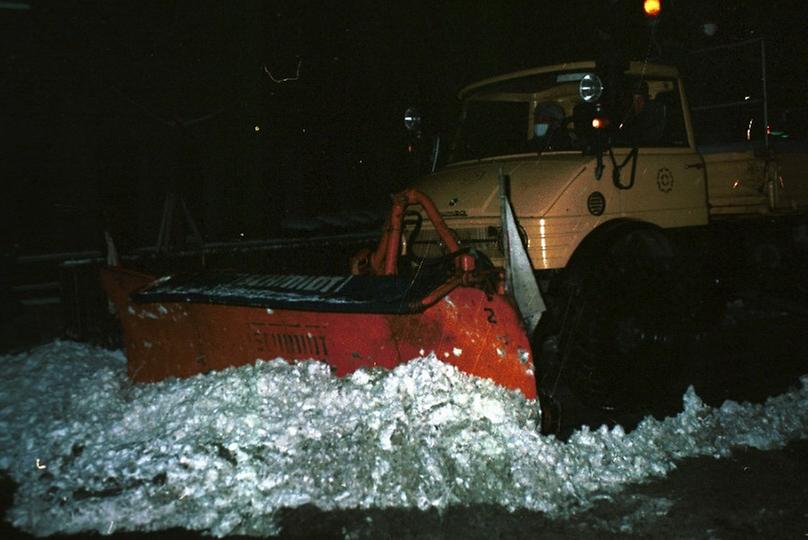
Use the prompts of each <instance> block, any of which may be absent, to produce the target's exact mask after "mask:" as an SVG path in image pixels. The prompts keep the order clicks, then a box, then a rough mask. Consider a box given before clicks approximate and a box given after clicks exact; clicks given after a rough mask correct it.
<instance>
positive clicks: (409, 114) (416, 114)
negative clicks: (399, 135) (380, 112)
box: [404, 107, 421, 133]
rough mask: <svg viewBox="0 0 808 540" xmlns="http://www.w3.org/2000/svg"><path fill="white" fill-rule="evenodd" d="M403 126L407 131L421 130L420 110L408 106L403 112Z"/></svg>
mask: <svg viewBox="0 0 808 540" xmlns="http://www.w3.org/2000/svg"><path fill="white" fill-rule="evenodd" d="M404 127H405V128H407V131H411V132H416V133H417V132H419V131H420V130H421V111H419V110H418V109H416V108H415V107H408V108H407V110H406V111H405V112H404Z"/></svg>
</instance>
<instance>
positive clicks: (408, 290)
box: [101, 190, 543, 399]
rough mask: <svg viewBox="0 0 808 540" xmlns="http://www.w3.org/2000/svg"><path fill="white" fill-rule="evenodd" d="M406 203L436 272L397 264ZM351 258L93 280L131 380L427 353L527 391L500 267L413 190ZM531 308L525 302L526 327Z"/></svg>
mask: <svg viewBox="0 0 808 540" xmlns="http://www.w3.org/2000/svg"><path fill="white" fill-rule="evenodd" d="M413 204H420V205H421V206H422V207H423V209H424V210H425V212H426V214H427V215H428V217H429V218H430V219H431V220H432V221H433V224H435V226H436V229H437V230H438V231H439V234H441V235H442V236H443V237H444V244H445V245H446V246H447V247H448V249H449V252H450V254H451V255H452V257H451V258H450V259H449V261H450V262H449V264H448V267H450V268H449V269H448V270H447V271H445V272H442V273H439V274H437V275H436V274H435V273H431V274H430V273H427V272H415V274H414V276H406V275H398V274H399V270H398V266H399V265H398V249H399V245H400V236H401V222H402V216H403V215H404V211H405V210H406V208H407V207H408V206H409V205H413ZM505 204H507V202H506V203H505ZM511 221H512V217H511ZM506 230H507V228H506ZM517 238H518V236H517ZM511 243H513V241H511ZM351 266H352V268H353V272H354V273H353V274H351V275H347V276H304V275H272V274H242V273H233V272H204V273H198V274H189V275H177V276H170V277H163V278H159V279H158V278H155V277H154V276H150V275H146V274H142V273H138V272H134V271H132V270H128V269H125V268H121V267H115V266H111V267H107V268H105V269H103V270H102V274H101V279H102V285H103V287H104V289H105V290H106V292H107V295H108V296H109V298H110V300H111V301H112V303H113V304H114V305H115V307H116V310H117V313H118V316H119V318H120V322H121V325H122V327H123V335H124V343H125V347H126V356H127V360H128V372H129V376H130V377H131V378H132V380H133V381H135V382H154V381H159V380H162V379H165V378H168V377H189V376H192V375H195V374H199V373H205V372H208V371H212V370H221V369H226V368H228V367H236V366H241V365H245V364H251V363H253V362H255V361H256V360H257V359H264V360H272V359H275V358H278V357H280V358H283V359H285V360H288V361H299V360H308V359H314V360H320V361H323V362H326V363H327V364H329V365H330V366H331V368H332V370H333V371H334V373H335V374H336V375H337V376H343V375H347V374H350V373H352V372H353V371H355V370H357V369H359V368H362V367H384V368H393V367H395V366H396V365H398V364H400V363H402V362H406V361H408V360H411V359H413V358H416V357H419V356H425V355H428V354H430V353H434V354H435V356H436V357H437V358H438V359H439V360H441V361H443V362H446V363H449V364H451V365H454V366H456V367H457V368H458V369H459V370H461V371H463V372H465V373H468V374H470V375H474V376H478V377H483V378H487V379H490V380H492V381H494V382H495V383H497V384H499V385H501V386H503V387H505V388H509V389H513V390H519V391H520V392H522V393H523V394H524V396H525V397H526V398H528V399H535V398H536V395H537V389H536V379H535V374H534V367H533V358H532V353H531V347H530V340H529V339H528V334H527V332H526V330H525V323H524V321H523V318H522V316H521V314H520V312H519V310H518V308H517V307H516V302H515V300H514V298H513V295H512V293H511V292H508V291H506V289H507V288H508V287H506V283H505V282H506V280H505V272H504V271H502V270H501V269H487V270H480V269H478V268H477V265H476V260H475V258H474V256H472V255H471V254H469V253H466V252H464V251H463V250H462V249H461V248H460V246H458V245H457V243H456V241H455V240H454V237H453V236H452V235H451V233H450V232H449V230H448V228H446V226H445V224H443V220H442V219H441V217H440V215H439V214H438V212H437V210H436V209H435V207H434V204H432V202H431V201H430V200H429V199H428V198H426V197H425V196H423V195H422V194H420V193H418V192H415V191H412V190H410V191H406V192H402V193H400V194H398V195H397V196H396V197H395V199H394V206H393V210H392V212H391V217H390V218H389V219H388V222H387V224H386V226H385V231H384V233H383V235H382V238H381V240H380V242H379V246H378V248H377V249H376V251H375V252H372V253H369V252H368V253H364V254H361V255H360V256H358V257H357V258H355V259H354V261H353V262H352V265H351ZM508 281H509V282H510V280H508ZM511 290H512V289H511ZM536 291H538V289H537V290H536ZM531 305H533V306H534V308H535V299H534V301H533V304H531ZM541 307H542V308H543V306H541ZM538 314H539V315H540V311H539V312H538ZM536 317H537V315H536V312H535V310H534V312H532V313H531V315H530V323H531V326H532V325H533V324H535V321H536Z"/></svg>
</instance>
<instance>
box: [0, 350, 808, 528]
mask: <svg viewBox="0 0 808 540" xmlns="http://www.w3.org/2000/svg"><path fill="white" fill-rule="evenodd" d="M801 382H802V387H801V389H799V390H795V391H792V392H790V393H787V394H783V395H780V396H778V397H774V398H771V399H769V400H768V401H767V402H766V403H765V404H761V405H753V404H738V403H734V402H729V401H728V402H726V403H725V404H724V405H723V406H722V407H720V408H718V409H716V408H712V407H708V406H706V405H704V404H703V403H702V401H701V400H700V399H699V397H698V396H697V395H696V394H695V393H694V392H693V390H692V389H691V390H688V392H687V393H686V394H685V395H684V409H683V412H681V413H680V414H679V415H678V416H677V417H675V418H669V419H666V420H664V421H657V420H654V419H652V418H648V419H646V420H644V421H643V422H642V423H641V424H640V426H639V427H638V428H637V429H635V430H634V431H632V432H631V433H629V434H626V433H625V432H624V431H623V429H622V428H621V427H619V426H618V427H615V428H613V429H611V430H609V429H606V428H605V427H604V428H601V429H599V430H595V431H591V430H588V429H582V430H580V431H578V432H576V433H575V434H573V435H572V437H571V438H570V440H569V441H568V442H567V443H561V442H559V441H558V440H556V439H555V438H554V437H547V436H541V435H539V434H538V433H537V431H536V423H537V420H538V418H537V413H536V410H535V403H533V402H527V401H525V400H524V399H523V398H522V397H521V394H518V393H516V392H509V391H506V390H504V389H502V388H499V387H497V386H495V385H494V384H492V383H490V382H489V381H485V380H480V379H476V378H473V377H469V376H466V375H464V374H462V373H459V372H458V371H457V370H456V369H455V368H453V367H452V366H449V365H447V364H444V363H442V362H440V361H438V360H436V359H435V358H434V357H428V358H421V359H416V360H414V361H412V362H410V363H407V364H405V365H402V366H399V367H398V368H396V369H395V370H393V371H383V370H370V371H365V370H362V371H359V372H356V373H355V374H353V375H352V376H350V377H346V378H343V379H337V378H334V377H333V376H332V375H331V374H330V372H329V369H328V367H327V366H325V365H323V364H320V363H316V362H303V363H300V364H297V365H290V364H287V363H286V362H284V361H281V360H273V361H259V362H258V363H257V364H256V365H254V366H246V367H241V368H238V369H230V370H227V371H224V372H219V373H211V374H207V375H200V376H196V377H193V378H191V379H186V380H168V381H164V382H161V383H157V384H150V385H132V384H131V383H129V381H128V380H127V378H126V370H125V358H124V356H123V354H122V353H120V352H110V351H106V350H103V349H98V348H93V347H90V346H86V345H81V344H76V343H69V342H55V343H52V344H49V345H44V346H41V347H39V348H36V349H33V350H31V351H28V352H26V353H23V354H18V355H12V356H4V357H0V469H3V470H5V471H7V472H8V474H10V475H11V476H12V477H13V478H14V480H15V481H16V482H18V483H19V489H18V491H17V495H16V499H15V503H14V506H13V508H12V509H11V510H10V512H9V515H8V516H7V518H8V519H10V520H11V521H12V522H13V524H14V525H15V526H16V527H19V528H22V529H24V530H27V531H30V532H32V533H34V534H36V535H48V534H52V533H57V532H64V533H70V532H77V531H83V530H97V531H100V532H102V533H111V532H114V531H116V530H141V531H145V530H155V529H164V528H170V527H184V528H187V529H199V530H206V531H208V532H210V533H211V534H213V535H217V536H223V535H227V534H231V533H244V534H273V533H277V532H278V530H277V527H278V525H277V521H276V520H275V519H274V516H275V513H276V511H277V510H278V509H280V508H283V507H295V506H299V505H303V504H306V503H310V504H314V505H316V506H318V507H319V508H321V509H324V510H329V509H345V508H371V507H372V508H386V507H418V508H422V509H426V508H430V507H436V508H446V507H448V506H450V505H467V504H474V503H491V504H496V505H500V506H502V507H505V508H508V509H512V510H516V509H530V510H534V511H543V512H547V513H548V514H549V515H550V516H557V517H565V516H569V515H571V514H574V513H575V512H578V511H580V510H582V509H585V508H587V507H588V506H589V505H591V504H592V503H594V502H595V501H596V500H598V499H599V498H603V497H606V496H609V494H613V493H615V492H617V491H618V490H620V489H621V488H622V487H624V486H625V485H626V484H627V483H630V482H637V481H641V480H644V479H647V478H650V477H654V476H660V475H664V474H666V473H667V472H668V471H670V470H671V469H672V468H674V467H675V463H676V461H677V460H679V459H682V458H685V457H688V456H699V455H713V456H716V457H721V456H725V455H727V454H728V453H729V452H730V450H731V448H732V447H734V446H738V445H748V446H753V447H756V448H761V449H768V448H774V447H780V446H782V445H784V444H785V443H786V442H788V441H789V440H792V439H795V438H802V437H805V436H806V435H808V377H804V378H803V379H802V381H801ZM660 511H664V509H663V510H660Z"/></svg>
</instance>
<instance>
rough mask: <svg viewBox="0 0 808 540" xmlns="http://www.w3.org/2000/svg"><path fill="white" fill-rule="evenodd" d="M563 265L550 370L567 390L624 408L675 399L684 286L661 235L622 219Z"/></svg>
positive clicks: (593, 403) (603, 405) (606, 406)
mask: <svg viewBox="0 0 808 540" xmlns="http://www.w3.org/2000/svg"><path fill="white" fill-rule="evenodd" d="M604 240H605V239H604ZM568 270H569V272H568V275H567V276H566V279H564V281H563V283H562V290H561V294H560V295H559V299H558V300H559V301H560V302H559V303H560V305H557V306H556V307H557V308H558V309H559V310H560V311H561V313H560V315H561V316H560V317H559V320H558V322H559V327H558V331H559V334H558V336H559V340H558V342H559V347H558V359H559V363H558V366H557V369H558V370H559V375H560V376H563V380H564V381H565V382H566V383H567V384H568V386H569V387H570V389H571V390H572V391H573V393H574V394H575V395H576V396H577V397H578V398H579V399H580V400H581V401H582V402H584V403H585V404H587V405H589V406H594V407H598V408H601V409H618V410H625V411H636V410H640V409H648V408H654V409H656V408H658V407H660V406H663V407H666V406H668V405H669V404H671V400H674V399H675V400H677V401H678V399H679V397H680V396H681V387H680V385H678V384H676V383H675V381H677V380H678V379H679V376H678V375H679V371H680V367H681V358H680V350H679V348H680V347H679V344H680V343H681V339H680V338H679V337H680V336H681V335H682V334H683V333H684V332H685V327H686V326H687V323H686V321H687V318H688V313H687V311H688V308H687V301H686V299H687V291H685V290H683V289H684V287H683V286H682V283H683V282H682V280H680V279H677V276H676V274H675V272H674V256H673V249H672V247H671V245H670V243H669V242H668V240H667V238H666V237H665V235H664V233H663V232H662V231H661V230H659V229H656V228H654V227H651V226H644V225H639V224H632V223H626V224H624V225H623V226H621V227H618V230H617V231H615V232H614V234H612V235H611V236H610V237H609V238H608V240H606V241H604V242H603V243H602V244H600V245H597V246H596V248H595V249H593V250H591V251H590V252H589V253H586V254H585V255H582V256H581V257H579V258H577V260H575V261H573V262H572V263H571V265H570V267H569V269H568Z"/></svg>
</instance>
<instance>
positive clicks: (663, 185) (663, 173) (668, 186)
mask: <svg viewBox="0 0 808 540" xmlns="http://www.w3.org/2000/svg"><path fill="white" fill-rule="evenodd" d="M656 185H657V188H659V191H661V192H662V193H670V192H671V190H673V173H672V172H671V170H670V169H668V168H667V167H662V168H661V169H659V171H657V175H656Z"/></svg>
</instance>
